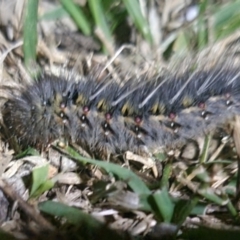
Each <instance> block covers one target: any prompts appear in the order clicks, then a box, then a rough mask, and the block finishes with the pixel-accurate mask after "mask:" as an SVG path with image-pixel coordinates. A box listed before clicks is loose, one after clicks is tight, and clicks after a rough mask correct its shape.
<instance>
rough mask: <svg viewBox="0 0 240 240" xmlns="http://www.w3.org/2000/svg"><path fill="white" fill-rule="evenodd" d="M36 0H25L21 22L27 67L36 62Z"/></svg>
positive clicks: (29, 67)
mask: <svg viewBox="0 0 240 240" xmlns="http://www.w3.org/2000/svg"><path fill="white" fill-rule="evenodd" d="M37 20H38V0H34V1H33V0H27V1H26V11H25V17H24V24H23V40H24V41H23V52H24V63H25V66H26V67H27V69H31V66H32V65H34V64H35V62H36V56H37V53H36V48H37V37H38V36H37Z"/></svg>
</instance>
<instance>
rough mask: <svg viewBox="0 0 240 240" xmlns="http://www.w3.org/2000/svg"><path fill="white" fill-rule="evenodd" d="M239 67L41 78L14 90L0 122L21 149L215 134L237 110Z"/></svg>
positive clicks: (122, 145)
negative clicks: (123, 77) (128, 76)
mask: <svg viewBox="0 0 240 240" xmlns="http://www.w3.org/2000/svg"><path fill="white" fill-rule="evenodd" d="M239 75H240V72H239V70H238V69H237V68H234V67H233V68H229V67H228V68H226V67H224V66H223V67H221V68H220V67H217V68H213V69H211V70H207V71H195V72H191V71H187V72H186V73H184V74H181V75H172V76H171V75H170V74H169V75H168V76H156V77H155V78H154V77H153V78H152V79H150V80H146V79H144V80H143V81H141V79H140V80H139V79H138V80H132V81H131V80H129V81H127V82H125V83H124V84H119V83H117V82H115V81H114V80H113V79H110V78H109V79H108V78H106V79H104V80H101V81H97V80H96V79H94V78H93V77H90V76H89V77H86V78H80V79H76V78H75V79H74V78H73V77H72V78H71V77H69V78H66V77H63V76H62V77H56V76H54V75H43V76H42V77H41V78H40V79H38V80H37V81H36V82H33V83H32V85H26V86H24V87H22V88H20V89H19V90H18V91H15V92H14V91H11V89H10V90H9V89H7V91H9V92H10V91H11V94H9V97H8V98H7V99H6V102H5V104H4V107H3V109H2V116H3V125H4V126H5V128H6V129H8V131H9V135H10V137H12V138H17V140H18V141H19V143H20V145H22V146H23V147H27V146H34V147H37V148H40V149H44V148H46V147H47V146H48V144H50V143H51V142H53V141H54V140H57V139H61V138H64V139H65V140H67V141H69V142H74V143H77V144H79V145H80V146H82V147H83V148H85V149H87V150H88V151H89V152H92V153H95V152H96V153H99V152H101V153H104V154H106V153H112V154H116V153H123V152H125V151H127V150H130V151H134V152H137V153H143V152H155V151H157V150H159V149H161V148H166V147H171V148H172V147H176V146H179V145H182V144H184V143H185V142H186V141H188V140H191V139H194V138H196V137H199V135H202V136H204V135H205V134H208V133H211V132H214V131H215V130H216V129H217V128H220V127H222V126H224V125H225V124H226V123H228V122H229V121H230V120H232V119H233V118H234V116H235V115H238V114H239V113H240V107H239V104H240V76H239Z"/></svg>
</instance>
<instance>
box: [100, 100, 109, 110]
mask: <svg viewBox="0 0 240 240" xmlns="http://www.w3.org/2000/svg"><path fill="white" fill-rule="evenodd" d="M97 109H98V110H99V111H107V109H108V105H107V102H106V101H105V99H102V100H100V101H99V102H98V104H97Z"/></svg>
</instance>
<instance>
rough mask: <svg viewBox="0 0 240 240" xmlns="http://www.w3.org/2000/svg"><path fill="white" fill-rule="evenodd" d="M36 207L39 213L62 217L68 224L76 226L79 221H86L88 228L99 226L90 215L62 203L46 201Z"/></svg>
mask: <svg viewBox="0 0 240 240" xmlns="http://www.w3.org/2000/svg"><path fill="white" fill-rule="evenodd" d="M38 207H39V210H40V211H42V212H44V213H47V214H50V215H53V216H54V217H56V216H57V217H64V218H66V219H67V221H68V222H70V223H72V224H74V225H78V224H79V223H80V222H81V221H86V222H88V224H89V226H92V227H98V226H101V223H100V222H98V221H97V220H95V219H94V218H93V217H91V216H90V215H88V214H86V213H83V212H82V211H80V210H78V209H76V208H73V207H69V206H67V205H64V204H62V203H58V202H52V201H46V202H42V203H39V205H38Z"/></svg>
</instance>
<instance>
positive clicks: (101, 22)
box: [88, 0, 114, 49]
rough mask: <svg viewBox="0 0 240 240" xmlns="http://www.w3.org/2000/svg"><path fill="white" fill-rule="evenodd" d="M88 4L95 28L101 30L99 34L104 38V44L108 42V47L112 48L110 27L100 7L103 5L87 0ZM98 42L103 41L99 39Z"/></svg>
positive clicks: (94, 0) (93, 0)
mask: <svg viewBox="0 0 240 240" xmlns="http://www.w3.org/2000/svg"><path fill="white" fill-rule="evenodd" d="M88 4H89V8H90V10H91V13H92V15H93V18H94V21H95V24H96V26H97V27H99V28H100V29H101V32H102V34H103V35H104V38H105V39H104V41H105V42H106V41H108V42H109V43H108V44H109V46H112V45H113V42H114V41H113V38H112V34H111V30H110V27H109V25H108V23H107V20H106V13H105V12H104V10H103V9H104V8H103V6H102V4H103V3H102V2H101V1H96V0H89V1H88ZM100 40H103V39H100ZM104 41H103V44H104V45H105V47H106V49H108V47H107V46H106V43H105V42H104Z"/></svg>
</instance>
